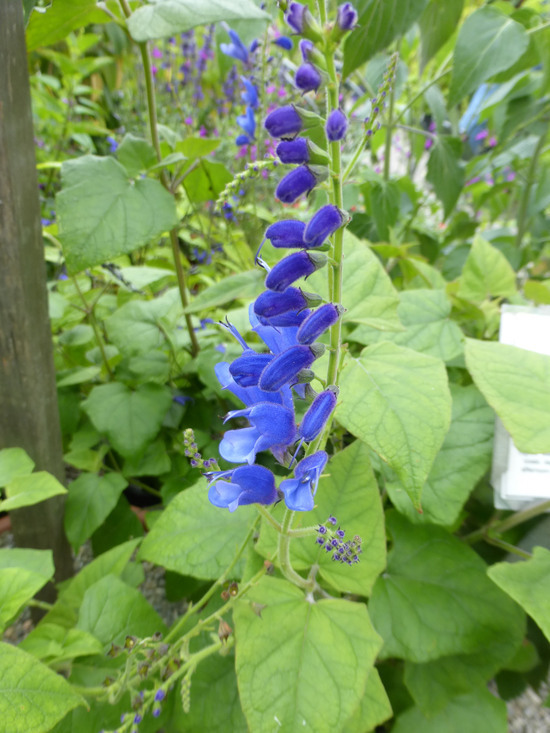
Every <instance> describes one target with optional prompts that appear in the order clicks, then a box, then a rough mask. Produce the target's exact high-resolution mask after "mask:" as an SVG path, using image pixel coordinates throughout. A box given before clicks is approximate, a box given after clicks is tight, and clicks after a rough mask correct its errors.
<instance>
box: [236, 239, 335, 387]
mask: <svg viewBox="0 0 550 733" xmlns="http://www.w3.org/2000/svg"><path fill="white" fill-rule="evenodd" d="M327 260H328V257H327V256H326V255H325V254H323V253H322V252H305V251H303V252H294V253H293V254H291V255H288V257H285V258H284V259H282V260H281V261H280V262H278V263H277V264H276V265H275V267H274V268H273V269H272V270H271V272H270V273H269V274H268V276H267V277H266V279H265V286H266V288H269V290H275V291H277V292H283V291H284V290H286V289H287V288H288V287H289V286H290V285H292V283H293V282H295V281H296V280H299V279H300V278H301V277H308V276H309V275H311V274H312V273H313V272H315V270H319V269H320V268H321V267H323V266H324V265H326V263H327ZM242 358H243V357H241V359H242ZM243 386H245V385H243Z"/></svg>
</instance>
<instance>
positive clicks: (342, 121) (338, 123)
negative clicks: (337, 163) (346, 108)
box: [325, 109, 348, 142]
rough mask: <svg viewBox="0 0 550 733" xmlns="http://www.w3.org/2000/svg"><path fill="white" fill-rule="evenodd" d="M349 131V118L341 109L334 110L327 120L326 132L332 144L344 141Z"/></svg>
mask: <svg viewBox="0 0 550 733" xmlns="http://www.w3.org/2000/svg"><path fill="white" fill-rule="evenodd" d="M347 129H348V118H347V117H346V115H345V114H344V113H343V112H342V110H341V109H335V110H333V111H332V112H331V113H330V114H329V116H328V119H327V124H326V125H325V131H326V133H327V138H328V139H329V141H330V142H335V141H336V140H342V139H343V138H344V137H345V135H346V132H347Z"/></svg>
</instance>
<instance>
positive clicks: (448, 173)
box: [426, 137, 464, 218]
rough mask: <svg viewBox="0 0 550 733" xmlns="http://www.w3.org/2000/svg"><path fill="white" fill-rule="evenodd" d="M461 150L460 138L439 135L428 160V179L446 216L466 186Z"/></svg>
mask: <svg viewBox="0 0 550 733" xmlns="http://www.w3.org/2000/svg"><path fill="white" fill-rule="evenodd" d="M461 152H462V144H461V142H460V140H459V139H458V138H454V137H437V138H436V140H435V142H434V144H433V146H432V150H431V152H430V159H429V160H428V170H427V173H426V179H427V180H428V181H429V182H430V183H431V184H432V186H433V187H434V191H435V195H436V196H437V198H438V199H439V200H440V201H441V203H442V204H443V213H444V216H445V218H447V217H448V216H449V214H451V212H452V211H453V209H454V206H455V204H456V202H457V201H458V197H459V196H460V192H461V191H462V187H463V186H464V171H463V170H462V165H461V164H460V157H461Z"/></svg>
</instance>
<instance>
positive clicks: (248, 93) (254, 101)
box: [241, 76, 259, 109]
mask: <svg viewBox="0 0 550 733" xmlns="http://www.w3.org/2000/svg"><path fill="white" fill-rule="evenodd" d="M241 81H242V83H243V84H244V86H245V91H244V92H242V94H241V99H242V100H243V102H244V103H245V104H247V105H248V106H249V107H252V109H256V108H257V107H258V104H259V103H258V90H257V89H256V87H255V86H254V84H253V83H252V82H251V81H250V80H249V79H247V78H246V77H244V76H241Z"/></svg>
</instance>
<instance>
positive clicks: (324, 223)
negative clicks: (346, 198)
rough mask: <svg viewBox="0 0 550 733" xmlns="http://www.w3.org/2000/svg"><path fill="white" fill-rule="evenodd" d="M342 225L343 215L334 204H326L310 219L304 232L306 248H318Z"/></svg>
mask: <svg viewBox="0 0 550 733" xmlns="http://www.w3.org/2000/svg"><path fill="white" fill-rule="evenodd" d="M343 223H344V215H343V214H342V212H341V211H340V209H339V208H338V207H337V206H334V204H327V205H326V206H323V207H321V208H320V209H319V211H318V212H317V213H316V214H315V215H314V216H313V217H312V218H311V220H310V221H309V223H308V224H307V226H306V228H305V230H304V242H305V243H306V246H307V247H320V246H321V245H322V244H323V242H324V241H325V239H326V238H327V237H330V236H331V235H332V234H334V232H335V231H336V230H337V229H339V228H340V227H341V226H342V224H343Z"/></svg>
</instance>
